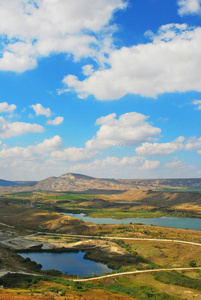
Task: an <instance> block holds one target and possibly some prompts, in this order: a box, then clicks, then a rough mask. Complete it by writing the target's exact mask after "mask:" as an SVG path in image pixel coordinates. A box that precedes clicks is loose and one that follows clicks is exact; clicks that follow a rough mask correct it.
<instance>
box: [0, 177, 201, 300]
mask: <svg viewBox="0 0 201 300" xmlns="http://www.w3.org/2000/svg"><path fill="white" fill-rule="evenodd" d="M73 176H74V177H73ZM61 177H62V178H61V190H58V186H59V181H58V180H57V184H56V185H55V186H54V187H55V189H56V190H54V189H52V190H49V188H48V187H47V185H46V189H44V190H41V187H42V185H40V188H39V189H36V186H37V184H38V183H37V184H36V185H34V186H32V188H33V189H32V190H31V187H28V186H27V185H26V186H25V185H24V186H9V187H8V186H7V187H1V195H0V269H1V272H0V285H1V287H0V295H1V297H2V298H1V299H5V300H8V299H23V297H25V299H68V298H71V299H92V298H93V299H100V297H101V299H107V300H108V299H161V300H163V299H199V298H200V297H201V234H200V229H201V218H200V217H201V194H200V193H199V191H198V190H196V191H194V192H192V191H189V190H190V189H192V188H193V189H194V188H196V189H199V186H198V185H199V180H198V181H196V182H195V184H194V185H193V187H191V186H189V183H188V184H187V181H185V180H184V181H183V184H184V185H185V186H182V187H181V186H176V182H174V180H172V182H171V186H169V187H168V191H167V190H165V188H164V186H163V187H162V185H161V186H160V190H159V186H158V184H157V188H156V186H155V185H156V181H154V184H153V182H151V181H150V182H151V183H150V184H151V186H152V189H151V188H150V186H149V188H145V189H143V188H142V185H141V184H142V181H140V183H139V186H135V187H130V186H129V188H128V186H127V189H125V181H124V183H123V182H122V183H121V184H120V186H119V183H118V184H117V183H116V182H115V183H114V182H112V183H111V181H109V184H108V181H107V180H104V182H107V185H106V186H104V183H103V182H101V184H102V185H98V184H97V185H96V186H95V185H94V188H95V189H94V191H95V192H96V193H95V192H92V190H90V185H91V183H89V182H91V181H93V182H94V180H96V179H93V178H90V177H89V178H88V177H86V176H84V175H79V176H78V175H76V176H75V174H74V175H72V176H70V175H69V174H67V175H66V176H64V175H63V176H61ZM69 177H70V181H71V183H70V186H69V188H68V187H66V188H65V189H64V190H63V187H64V186H68V184H69ZM48 181H50V179H48ZM72 181H73V182H74V186H78V190H77V191H72V190H70V191H69V189H71V188H72ZM97 181H99V179H97ZM80 182H81V183H80ZM83 182H84V183H83ZM190 183H191V184H192V181H190ZM116 184H117V186H116ZM129 184H130V183H129ZM164 184H167V182H164ZM169 184H170V182H169ZM177 184H178V185H181V181H177ZM79 185H80V186H82V190H81V188H80V187H79ZM195 185H196V187H195ZM83 186H85V188H83ZM154 186H155V187H154ZM117 187H118V188H117ZM27 188H28V190H27ZM110 188H111V189H110ZM181 188H182V189H185V191H181ZM29 189H30V190H29ZM68 214H86V216H89V217H93V218H108V217H109V218H111V220H115V219H118V221H119V222H120V223H119V224H113V223H111V224H98V223H97V224H95V223H92V222H84V221H83V220H82V219H77V218H75V217H73V216H70V215H68ZM161 216H166V217H171V218H172V217H173V218H179V219H182V218H183V219H184V220H185V218H189V220H191V221H190V222H192V224H193V222H194V221H196V222H198V223H199V220H200V227H199V226H198V227H199V228H200V229H199V228H198V229H197V230H191V229H190V228H188V229H185V228H183V229H179V228H176V227H177V225H175V228H170V227H165V226H163V227H162V226H156V225H153V224H152V225H151V226H147V225H144V224H143V223H141V222H143V219H144V220H146V219H147V218H160V217H161ZM125 218H133V220H135V221H134V222H129V223H128V224H122V222H123V220H124V219H125ZM138 218H141V219H140V220H142V221H141V222H137V219H138ZM94 220H95V219H94ZM80 251H82V252H83V253H84V259H85V260H87V259H88V260H91V261H95V262H99V263H102V264H104V265H105V266H107V267H108V268H110V269H111V271H110V272H111V273H110V274H111V275H110V276H109V275H108V276H107V274H106V276H104V274H102V275H103V276H101V274H100V275H95V274H94V276H92V277H93V278H94V280H92V281H90V280H86V281H84V280H83V281H82V279H80V278H77V276H76V275H75V274H71V273H69V272H68V266H66V270H67V274H64V273H62V272H61V271H60V270H59V267H58V268H57V266H56V265H55V268H54V269H50V270H48V269H47V270H42V265H41V264H40V263H39V262H37V261H36V260H35V261H32V260H30V259H28V258H23V257H21V256H20V253H21V252H23V253H24V252H26V253H27V256H28V255H29V253H30V255H31V253H38V254H40V253H41V254H42V253H53V254H54V253H55V255H56V254H59V253H66V255H68V253H69V254H70V253H80ZM55 257H56V256H55ZM76 264H77V262H76ZM18 274H20V275H18ZM97 276H100V278H99V277H97ZM95 279H96V280H95ZM187 282H188V284H187ZM20 297H21V298H20Z"/></svg>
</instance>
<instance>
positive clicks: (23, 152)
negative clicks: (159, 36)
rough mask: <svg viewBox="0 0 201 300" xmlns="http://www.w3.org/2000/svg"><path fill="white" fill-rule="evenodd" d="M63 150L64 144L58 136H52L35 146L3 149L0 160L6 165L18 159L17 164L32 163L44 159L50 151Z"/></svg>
mask: <svg viewBox="0 0 201 300" xmlns="http://www.w3.org/2000/svg"><path fill="white" fill-rule="evenodd" d="M62 148H64V143H63V141H62V139H61V137H60V136H54V137H53V138H50V139H45V140H44V141H43V142H42V143H39V144H37V145H30V146H27V147H17V146H16V147H13V148H7V147H5V148H3V149H2V150H1V151H0V159H1V160H4V161H7V164H9V163H11V164H12V163H13V160H16V159H18V163H20V164H21V163H24V162H25V160H31V161H34V160H35V159H44V157H46V156H47V155H48V153H49V154H50V153H51V152H52V151H55V150H58V149H62Z"/></svg>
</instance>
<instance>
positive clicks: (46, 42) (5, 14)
mask: <svg viewBox="0 0 201 300" xmlns="http://www.w3.org/2000/svg"><path fill="white" fill-rule="evenodd" d="M125 7H126V2H125V1H123V0H96V1H94V0H76V1H71V0H65V1H63V0H54V1H49V0H35V1H28V0H18V1H16V0H3V1H1V2H0V36H1V37H2V40H3V41H4V40H6V43H4V42H2V45H1V49H2V51H1V52H2V56H1V58H0V69H1V70H4V71H15V72H23V71H25V70H27V69H32V68H34V67H36V66H37V61H38V59H39V58H41V57H47V56H49V55H51V54H54V53H67V54H73V55H74V57H75V59H80V58H81V57H88V56H90V57H95V58H96V59H97V60H100V61H101V60H103V57H104V52H105V51H108V49H107V44H108V43H111V42H112V41H111V31H112V27H111V26H110V25H109V21H110V20H111V18H112V16H113V13H114V12H115V11H116V10H118V9H124V8H125ZM10 20H12V21H10ZM107 31H108V32H107ZM96 34H97V36H98V38H96Z"/></svg>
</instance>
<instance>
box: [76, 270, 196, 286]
mask: <svg viewBox="0 0 201 300" xmlns="http://www.w3.org/2000/svg"><path fill="white" fill-rule="evenodd" d="M188 270H201V267H195V268H172V269H155V270H137V271H129V272H121V273H114V274H108V275H103V276H99V277H93V278H84V279H72V281H79V282H82V281H92V280H99V279H104V278H108V277H115V276H122V275H132V274H142V273H153V272H161V271H188Z"/></svg>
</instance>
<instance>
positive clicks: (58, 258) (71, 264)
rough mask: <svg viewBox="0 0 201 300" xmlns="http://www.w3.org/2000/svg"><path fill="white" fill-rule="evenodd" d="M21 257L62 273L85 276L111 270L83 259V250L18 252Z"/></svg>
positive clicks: (45, 268) (43, 268)
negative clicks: (74, 251)
mask: <svg viewBox="0 0 201 300" xmlns="http://www.w3.org/2000/svg"><path fill="white" fill-rule="evenodd" d="M19 254H20V255H21V256H22V257H24V258H27V257H29V258H30V259H31V260H33V261H35V262H37V263H38V264H41V265H42V266H43V267H42V270H51V269H55V270H59V271H61V272H62V273H64V274H65V273H67V274H69V275H70V274H71V275H77V276H79V277H87V276H93V275H101V274H104V273H111V272H112V271H113V270H112V269H110V268H108V267H107V266H106V265H104V264H102V263H98V262H94V261H91V260H88V259H84V254H85V253H84V252H78V253H67V252H63V253H52V252H29V253H19Z"/></svg>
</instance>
